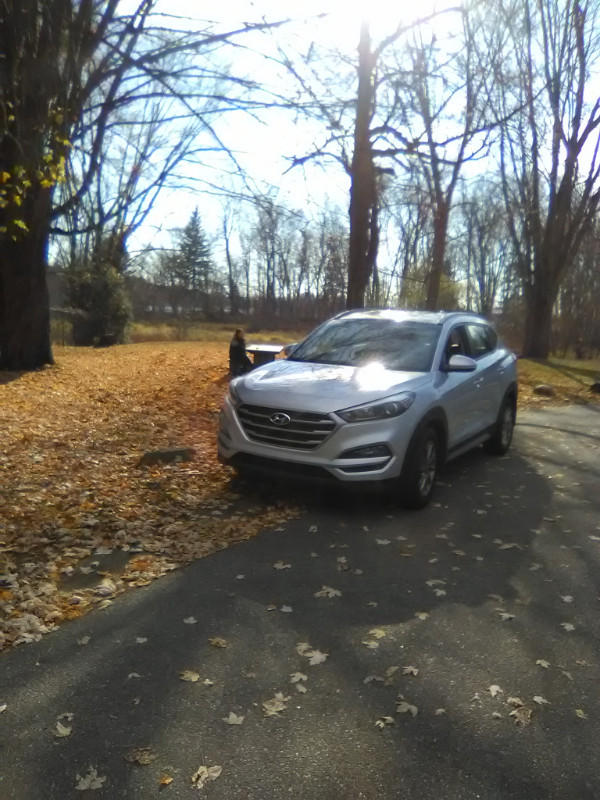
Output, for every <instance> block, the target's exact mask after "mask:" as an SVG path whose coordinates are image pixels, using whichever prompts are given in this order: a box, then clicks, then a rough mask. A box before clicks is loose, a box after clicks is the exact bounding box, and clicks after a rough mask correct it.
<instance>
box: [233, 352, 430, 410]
mask: <svg viewBox="0 0 600 800" xmlns="http://www.w3.org/2000/svg"><path fill="white" fill-rule="evenodd" d="M430 380H431V375H430V373H422V372H397V371H395V370H388V369H385V368H384V367H382V366H381V365H379V364H369V365H366V366H364V367H345V366H339V365H337V364H313V363H308V362H301V361H275V362H273V363H272V364H266V365H265V366H263V367H259V368H258V369H256V370H253V371H252V372H250V373H248V374H247V375H245V376H244V377H243V378H241V379H240V380H239V381H238V382H237V383H236V390H237V393H238V394H239V397H240V399H241V400H242V402H244V403H249V404H251V405H259V406H268V407H270V408H284V409H292V410H295V411H315V412H321V413H328V412H331V411H339V410H340V409H343V408H350V407H351V406H355V405H361V404H363V403H371V402H374V401H375V400H380V399H381V398H384V397H390V395H393V394H396V393H397V392H402V391H410V390H414V389H417V388H418V387H420V386H422V385H423V384H424V383H427V382H429V381H430Z"/></svg>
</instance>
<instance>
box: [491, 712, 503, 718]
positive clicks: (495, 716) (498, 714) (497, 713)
mask: <svg viewBox="0 0 600 800" xmlns="http://www.w3.org/2000/svg"><path fill="white" fill-rule="evenodd" d="M492 719H502V714H501V713H500V712H499V711H492Z"/></svg>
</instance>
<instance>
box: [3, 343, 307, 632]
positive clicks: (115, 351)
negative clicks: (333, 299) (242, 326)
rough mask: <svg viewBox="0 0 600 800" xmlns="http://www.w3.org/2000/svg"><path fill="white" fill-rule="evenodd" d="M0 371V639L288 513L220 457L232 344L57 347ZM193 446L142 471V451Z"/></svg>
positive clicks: (44, 626)
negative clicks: (29, 366)
mask: <svg viewBox="0 0 600 800" xmlns="http://www.w3.org/2000/svg"><path fill="white" fill-rule="evenodd" d="M55 358H56V366H54V367H51V368H48V369H46V370H43V371H40V372H32V373H27V374H23V375H20V374H10V373H8V374H6V373H5V374H4V375H2V376H1V377H0V431H1V434H0V508H1V509H2V513H1V516H0V541H1V546H0V612H1V615H2V616H1V619H0V647H1V648H5V647H7V646H11V645H13V644H20V643H22V642H27V641H31V640H34V639H37V638H39V636H40V635H42V634H43V633H46V632H47V631H48V630H51V629H52V628H53V627H54V626H56V625H57V624H59V623H60V622H62V621H63V620H65V619H73V618H76V617H78V616H80V615H81V614H82V613H84V612H85V611H86V610H87V609H89V608H90V607H94V606H97V605H102V604H107V603H110V602H111V600H112V598H113V597H114V596H115V595H116V594H119V593H120V592H122V591H124V590H125V589H126V588H127V586H132V585H134V586H135V585H145V584H147V583H148V582H149V581H151V580H152V579H153V578H154V577H157V576H158V575H161V574H164V573H165V572H168V571H170V570H172V569H174V568H176V567H178V566H180V565H182V564H185V563H187V562H189V561H191V560H193V559H196V558H200V557H202V556H204V555H207V554H209V553H211V552H214V551H215V550H217V549H221V548H224V547H227V546H229V545H230V544H232V543H233V542H236V541H239V540H241V539H245V538H248V537H250V536H253V535H254V534H256V533H257V532H258V531H259V530H261V529H262V528H264V527H268V526H272V525H276V524H278V523H279V522H280V521H282V520H283V519H289V518H290V517H291V516H293V515H294V513H295V511H294V509H292V508H291V507H289V508H284V507H274V506H268V505H266V504H265V503H264V502H260V501H258V500H257V501H256V504H253V503H252V501H251V502H250V508H248V497H247V496H245V498H244V503H243V511H242V510H240V508H241V504H240V503H239V502H238V501H239V497H238V496H237V495H236V494H235V493H234V492H233V491H232V490H231V488H230V481H231V474H232V473H231V471H230V470H228V469H227V468H225V467H222V466H221V465H220V464H219V463H218V462H217V459H216V446H215V441H216V426H217V419H218V412H219V408H220V405H221V402H222V398H223V395H224V393H225V392H226V389H227V345H224V344H222V343H214V344H213V343H205V344H197V343H169V344H164V345H161V344H148V345H145V344H138V345H128V346H124V347H117V348H111V349H95V350H94V349H78V348H57V349H56V351H55ZM173 446H186V447H190V446H191V447H193V448H194V449H195V458H194V460H193V461H190V462H182V463H175V464H157V465H155V466H152V467H140V466H139V461H140V457H141V456H142V454H143V453H144V452H145V451H148V450H157V449H162V448H168V447H173Z"/></svg>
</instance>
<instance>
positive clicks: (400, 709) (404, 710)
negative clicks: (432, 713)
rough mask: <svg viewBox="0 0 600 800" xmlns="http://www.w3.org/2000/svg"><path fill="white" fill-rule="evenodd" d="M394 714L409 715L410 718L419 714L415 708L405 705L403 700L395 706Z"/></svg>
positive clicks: (408, 704)
mask: <svg viewBox="0 0 600 800" xmlns="http://www.w3.org/2000/svg"><path fill="white" fill-rule="evenodd" d="M396 713H398V714H410V715H411V716H412V717H416V716H417V714H418V713H419V709H418V708H417V707H416V706H413V705H411V704H410V703H407V702H406V701H405V700H402V702H400V703H398V705H397V706H396Z"/></svg>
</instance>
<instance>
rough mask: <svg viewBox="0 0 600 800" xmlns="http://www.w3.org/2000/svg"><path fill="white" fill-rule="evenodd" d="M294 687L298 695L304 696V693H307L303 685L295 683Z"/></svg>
mask: <svg viewBox="0 0 600 800" xmlns="http://www.w3.org/2000/svg"><path fill="white" fill-rule="evenodd" d="M294 685H295V687H296V691H297V692H300V694H306V692H307V691H308V690H307V688H306V686H305V685H304V684H303V683H296V684H294Z"/></svg>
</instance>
